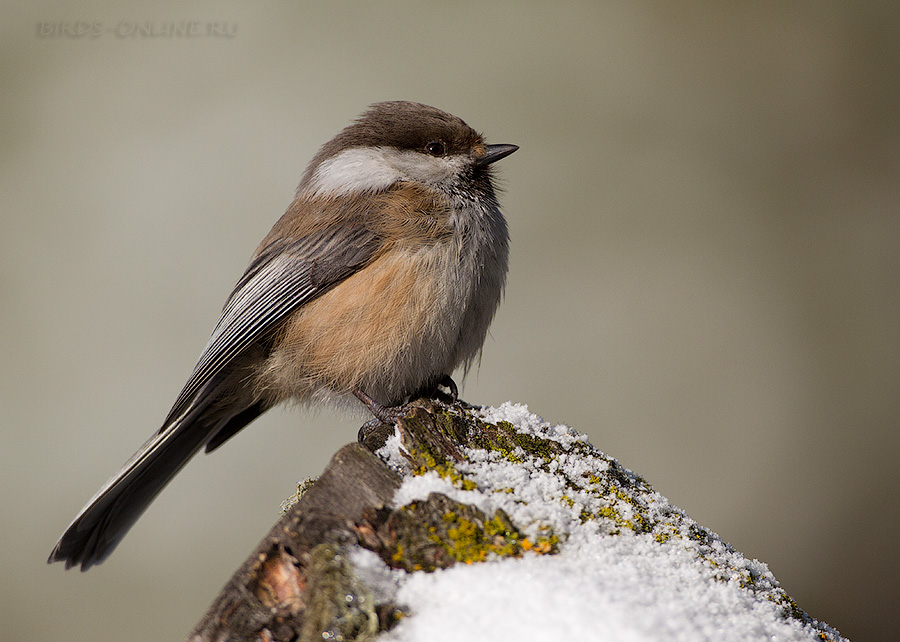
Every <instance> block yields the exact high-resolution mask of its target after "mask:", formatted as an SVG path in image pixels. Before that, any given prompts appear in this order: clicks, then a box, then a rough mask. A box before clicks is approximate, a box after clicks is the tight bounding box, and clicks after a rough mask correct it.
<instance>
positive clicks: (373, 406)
mask: <svg viewBox="0 0 900 642" xmlns="http://www.w3.org/2000/svg"><path fill="white" fill-rule="evenodd" d="M353 394H354V395H355V396H356V398H357V399H359V400H360V401H362V402H363V404H365V406H366V408H368V409H369V411H370V412H371V413H372V414H373V415H375V418H376V419H377V420H378V421H380V422H381V423H384V424H393V423H394V422H396V421H397V419H399V418H400V417H402V416H403V415H405V414H406V409H405V408H404V407H403V406H382V405H381V404H380V403H378V402H377V401H375V400H374V399H372V397H370V396H369V395H367V394H366V393H364V392H363V391H362V390H354V391H353Z"/></svg>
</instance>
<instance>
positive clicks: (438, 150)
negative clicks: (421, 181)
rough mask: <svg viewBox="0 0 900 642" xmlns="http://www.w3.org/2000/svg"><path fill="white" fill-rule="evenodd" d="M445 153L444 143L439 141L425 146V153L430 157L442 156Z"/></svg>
mask: <svg viewBox="0 0 900 642" xmlns="http://www.w3.org/2000/svg"><path fill="white" fill-rule="evenodd" d="M445 151H447V150H446V148H445V147H444V143H442V142H441V141H439V140H433V141H431V142H430V143H428V144H427V145H425V152H426V153H428V154H431V155H432V156H443V155H444V152H445Z"/></svg>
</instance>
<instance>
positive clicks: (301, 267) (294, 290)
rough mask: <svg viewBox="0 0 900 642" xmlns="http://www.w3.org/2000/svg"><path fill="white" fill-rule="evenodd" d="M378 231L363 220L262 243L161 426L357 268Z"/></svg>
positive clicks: (375, 244)
mask: <svg viewBox="0 0 900 642" xmlns="http://www.w3.org/2000/svg"><path fill="white" fill-rule="evenodd" d="M380 246H381V239H380V237H379V236H378V235H377V234H376V233H374V232H373V231H371V230H369V229H367V228H366V227H363V226H358V227H354V228H349V229H348V228H346V227H334V228H331V229H328V230H325V231H323V232H321V233H318V234H314V235H310V236H306V237H304V238H302V239H300V240H297V241H289V242H285V241H277V242H274V243H272V244H270V245H269V246H267V247H266V248H264V249H263V250H262V251H261V252H260V253H259V254H258V255H257V256H256V258H255V259H254V260H253V262H252V263H251V264H250V266H249V267H248V268H247V271H246V272H245V273H244V275H243V276H242V277H241V279H240V280H239V281H238V283H237V285H236V286H235V288H234V290H233V291H232V293H231V295H230V296H229V297H228V301H227V302H226V303H225V307H224V308H223V310H222V315H221V316H220V317H219V321H218V323H217V324H216V327H215V328H214V329H213V332H212V335H211V336H210V338H209V342H208V343H207V344H206V348H204V350H203V352H202V353H201V355H200V358H199V359H198V360H197V365H196V366H194V371H193V373H191V376H190V378H189V379H188V381H187V383H186V384H185V386H184V388H183V389H182V391H181V393H180V394H179V395H178V399H176V401H175V404H174V405H173V407H172V410H171V411H170V413H169V416H168V417H167V419H166V421H165V422H164V424H163V426H166V425H167V424H169V423H171V422H173V421H177V419H178V417H179V416H182V415H185V414H187V413H190V412H191V411H192V410H194V408H195V406H196V405H197V403H198V402H201V401H202V399H200V397H202V396H203V395H202V390H203V389H204V388H208V387H209V384H210V383H213V382H214V381H215V379H216V378H217V376H219V375H220V374H221V373H222V372H223V371H224V370H226V369H227V366H228V365H229V364H230V363H231V362H233V361H234V359H235V358H236V357H237V356H238V355H239V354H241V353H242V352H243V351H244V350H246V349H247V348H248V347H250V346H251V345H252V344H254V343H255V342H256V341H258V340H259V339H260V338H262V337H263V336H265V334H266V333H267V331H269V330H270V329H272V327H273V326H275V325H277V324H278V323H279V322H280V321H283V320H284V319H285V318H286V317H287V316H288V315H289V314H290V313H291V312H293V311H294V310H296V309H297V308H298V307H300V306H301V305H303V304H304V303H307V302H308V301H310V300H312V299H314V298H316V297H317V296H319V295H321V294H323V293H324V292H327V291H328V290H329V289H331V288H332V287H333V286H335V285H336V284H338V283H340V282H341V281H343V280H344V279H346V278H347V277H348V276H350V275H351V274H353V273H354V272H356V271H357V270H359V269H360V268H361V267H363V266H364V265H365V264H366V263H368V262H369V261H370V260H371V259H372V257H373V256H374V255H375V254H376V253H377V252H378V250H379V248H380Z"/></svg>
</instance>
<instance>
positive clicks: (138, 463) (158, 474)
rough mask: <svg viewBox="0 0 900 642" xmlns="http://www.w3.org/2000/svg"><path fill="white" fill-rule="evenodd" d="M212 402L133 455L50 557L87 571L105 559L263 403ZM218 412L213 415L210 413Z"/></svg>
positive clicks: (164, 430) (255, 414) (258, 411)
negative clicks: (202, 456) (188, 467)
mask: <svg viewBox="0 0 900 642" xmlns="http://www.w3.org/2000/svg"><path fill="white" fill-rule="evenodd" d="M209 410H210V409H209V406H206V407H201V408H197V407H195V408H193V409H192V412H190V413H188V414H187V415H184V416H182V417H179V418H176V419H175V420H174V421H172V422H170V423H168V425H166V426H164V427H163V428H162V429H161V430H160V431H159V432H157V433H156V434H155V435H153V437H151V438H150V439H149V440H148V441H147V442H146V443H145V444H144V445H143V446H141V448H140V449H139V450H138V451H137V452H136V453H135V454H134V455H133V456H132V457H131V459H129V460H128V461H127V462H126V463H125V465H124V466H122V468H121V469H119V471H118V472H117V473H116V474H115V475H113V476H112V477H111V478H110V479H109V481H107V482H106V484H104V485H103V487H102V488H101V489H100V490H99V491H97V494H96V495H94V496H93V497H92V498H91V500H90V501H89V502H88V503H87V505H86V506H85V507H84V508H82V509H81V512H80V513H79V514H78V516H77V517H76V518H75V519H74V520H73V521H72V523H71V524H70V525H69V527H68V528H67V529H66V531H65V533H63V535H62V537H60V538H59V541H58V542H57V543H56V546H55V547H54V549H53V552H52V553H51V554H50V557H49V558H48V559H47V562H48V563H52V562H65V563H66V568H67V569H68V568H71V567H72V566H77V565H79V564H80V565H81V570H82V571H86V570H88V569H89V568H91V567H92V566H94V565H95V564H99V563H100V562H102V561H103V560H105V559H106V558H107V557H108V556H109V554H110V553H112V551H113V549H115V547H116V546H117V545H118V543H119V542H120V541H121V540H122V538H123V537H124V536H125V534H126V533H127V532H128V529H130V528H131V527H132V526H133V525H134V523H135V522H136V521H137V520H138V518H139V517H140V516H141V515H142V514H143V512H144V511H145V510H146V509H147V507H148V506H149V505H150V503H151V502H152V501H153V499H154V498H155V497H156V496H157V495H158V494H159V492H160V491H161V490H162V489H163V487H164V486H165V485H166V484H168V483H169V482H170V481H171V480H172V478H173V477H174V476H175V475H176V474H177V473H178V471H180V470H181V469H182V468H183V467H184V465H185V464H186V463H187V462H188V460H190V459H191V457H193V456H194V455H195V454H196V453H197V451H198V450H200V448H202V447H203V446H204V445H207V452H208V451H210V450H213V449H214V448H216V447H218V446H219V445H221V444H222V442H224V441H225V439H227V438H228V437H230V436H231V435H233V434H234V433H236V432H237V431H238V430H240V429H241V428H243V427H244V426H245V425H247V424H248V423H250V422H251V421H253V420H254V419H255V418H256V417H258V416H259V415H260V414H261V413H262V412H264V411H265V410H266V408H265V407H264V406H263V405H262V404H261V403H256V404H252V405H250V406H248V407H244V408H239V409H236V410H232V411H231V412H228V413H227V414H226V416H224V417H223V413H222V412H221V411H219V412H215V413H211V412H210V411H209ZM210 415H214V416H210Z"/></svg>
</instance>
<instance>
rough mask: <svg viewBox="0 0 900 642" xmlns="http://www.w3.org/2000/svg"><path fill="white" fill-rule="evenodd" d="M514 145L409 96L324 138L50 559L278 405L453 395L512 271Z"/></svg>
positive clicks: (117, 523)
mask: <svg viewBox="0 0 900 642" xmlns="http://www.w3.org/2000/svg"><path fill="white" fill-rule="evenodd" d="M517 149H518V146H516V145H511V144H487V143H486V142H485V139H484V137H483V136H482V135H481V134H480V133H478V132H477V131H475V130H474V129H472V128H471V127H470V126H469V125H467V124H466V123H465V122H464V121H463V120H462V119H460V118H458V117H456V116H453V115H451V114H449V113H447V112H444V111H442V110H440V109H437V108H435V107H431V106H428V105H423V104H420V103H415V102H408V101H389V102H380V103H375V104H373V105H371V106H370V107H369V108H368V109H367V110H366V111H365V112H364V113H363V114H362V115H361V116H359V117H358V118H357V119H356V120H354V121H352V122H351V123H350V124H349V125H348V126H347V127H345V128H344V129H343V130H341V131H340V132H339V133H338V134H337V135H336V136H335V137H334V138H332V139H331V140H330V141H329V142H327V143H325V144H324V145H322V147H321V148H320V149H319V150H318V152H317V153H316V154H315V156H314V157H313V158H312V160H311V161H310V163H309V165H308V166H307V168H306V171H305V172H304V174H303V175H302V178H301V180H300V184H299V186H298V188H297V191H296V194H295V198H294V200H293V201H292V202H291V203H290V205H289V206H288V208H287V210H286V212H285V213H284V215H283V216H282V217H281V218H280V219H279V220H278V221H277V222H276V223H275V225H274V226H273V227H272V229H271V231H270V232H269V233H268V234H267V235H266V236H265V238H264V239H263V240H262V242H261V243H260V244H259V246H258V247H257V248H256V250H255V252H254V253H253V255H252V257H251V260H250V264H249V266H248V267H247V269H246V271H245V272H244V274H243V276H241V278H240V279H239V280H238V282H237V284H236V285H235V287H234V289H233V290H232V292H231V294H230V296H229V297H228V298H227V300H226V303H225V305H224V307H223V309H222V312H221V316H220V318H219V320H218V322H217V323H216V325H215V327H214V329H213V331H212V334H211V336H210V338H209V341H208V343H207V345H206V347H205V348H204V350H203V351H202V353H201V355H200V357H199V359H198V361H197V364H196V365H195V367H194V370H193V372H192V373H191V375H190V377H189V378H188V380H187V382H186V383H185V385H184V388H183V389H182V390H181V392H180V393H179V395H178V396H177V398H176V399H175V403H174V404H173V406H172V408H171V410H170V411H169V413H168V415H167V416H166V418H165V420H164V421H163V423H162V426H161V427H160V428H159V430H158V431H157V432H155V433H154V434H153V435H152V436H151V437H150V439H148V440H147V441H146V442H145V443H144V445H143V446H141V447H140V449H138V451H137V452H136V453H135V454H134V455H133V456H132V457H131V458H130V459H129V460H128V461H127V462H126V463H125V464H124V465H123V466H122V467H121V468H120V469H119V471H118V472H116V473H115V474H114V475H113V476H112V477H111V478H110V479H109V480H108V481H107V482H106V483H105V484H104V485H103V486H102V487H101V488H100V490H99V491H97V493H96V494H95V495H94V496H93V497H92V498H91V499H90V501H89V502H88V503H87V505H86V506H85V507H84V508H83V509H82V510H81V512H79V513H78V515H77V516H76V517H75V519H74V520H73V521H72V523H71V524H70V525H69V526H68V528H67V529H66V530H65V532H64V533H63V535H62V536H61V537H60V539H59V541H58V542H57V544H56V546H55V547H54V549H53V551H52V553H51V554H50V557H49V558H48V560H47V561H48V563H52V562H64V563H65V566H66V568H67V569H69V568H71V567H73V566H79V565H80V567H81V570H82V571H86V570H88V569H89V568H91V567H93V566H95V565H97V564H100V563H101V562H103V561H104V560H105V559H106V558H107V557H108V556H109V555H110V554H111V553H112V551H113V549H115V547H116V546H117V545H118V544H119V543H120V541H121V540H122V538H123V537H124V536H125V534H126V533H127V532H128V530H129V529H130V528H131V527H132V526H133V525H134V524H135V522H136V521H137V520H138V519H139V517H140V516H141V515H142V514H143V513H144V511H145V510H146V508H147V507H148V506H149V505H150V503H151V502H152V501H153V500H154V498H155V497H156V496H157V495H158V494H159V492H160V491H161V490H162V489H163V487H164V486H165V485H166V484H167V483H168V482H169V481H171V479H172V478H173V477H174V476H175V475H176V474H177V473H178V472H179V471H180V470H181V469H182V468H183V467H184V466H185V464H187V462H188V460H190V459H191V458H192V457H193V456H194V455H195V454H197V453H198V452H199V451H200V450H201V449H203V450H204V451H205V452H206V453H210V452H212V451H214V450H216V449H217V448H219V447H220V446H221V445H222V444H223V443H224V442H225V441H227V440H228V439H229V438H230V437H232V436H233V435H234V434H235V433H237V432H238V431H239V430H241V429H242V428H244V427H245V426H246V425H247V424H249V423H250V422H252V421H253V420H254V419H256V418H257V417H259V416H260V415H261V414H263V413H264V412H266V411H267V410H269V409H270V408H272V407H273V406H276V405H278V404H280V403H282V402H287V401H294V402H297V403H299V404H300V405H301V406H302V405H314V404H322V403H324V404H334V405H337V406H345V407H347V406H353V405H355V406H356V407H357V409H362V410H363V411H365V408H368V410H369V411H370V412H371V413H372V414H373V415H374V417H375V418H376V419H375V420H373V421H376V420H377V421H384V422H388V423H390V421H391V420H392V419H395V418H396V417H397V416H398V414H399V412H400V410H402V408H403V405H404V404H405V403H408V402H409V401H410V400H411V399H414V398H416V397H417V396H419V395H422V394H430V393H433V392H434V391H436V390H437V389H438V388H439V387H441V386H443V387H445V388H447V389H449V390H450V393H451V394H452V396H453V397H454V398H455V397H456V395H457V387H456V384H455V383H454V381H453V379H452V378H451V375H452V373H453V372H454V371H455V370H456V369H457V368H459V367H464V368H465V369H466V370H468V368H469V367H470V366H471V365H472V364H473V362H474V361H475V360H476V359H477V358H478V357H479V355H480V352H481V349H482V345H483V343H484V340H485V337H486V335H487V331H488V326H489V325H490V323H491V321H492V319H493V317H494V315H495V313H496V311H497V308H498V305H499V303H500V300H501V297H502V293H503V289H504V286H505V282H506V275H507V269H508V260H509V233H508V227H507V223H506V219H505V218H504V216H503V214H502V213H501V211H500V206H499V203H498V199H497V192H496V190H495V187H494V179H495V177H494V174H493V171H494V168H493V164H494V163H495V162H496V161H498V160H500V159H502V158H505V157H506V156H509V155H510V154H512V153H513V152H515V151H516V150H517ZM360 403H362V404H363V406H362V407H361V406H360V405H359V404H360Z"/></svg>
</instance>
